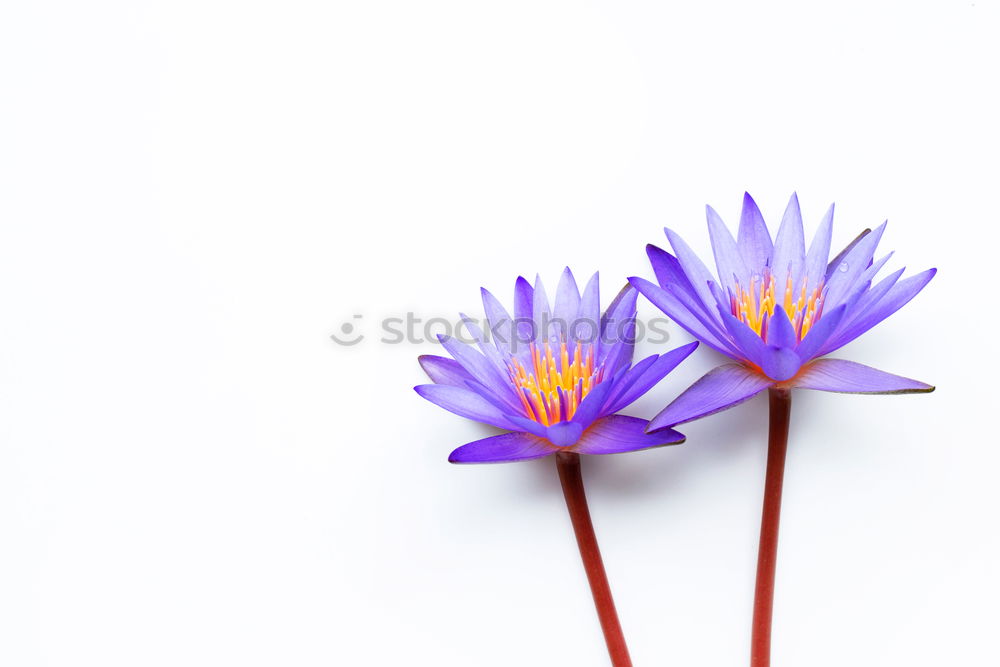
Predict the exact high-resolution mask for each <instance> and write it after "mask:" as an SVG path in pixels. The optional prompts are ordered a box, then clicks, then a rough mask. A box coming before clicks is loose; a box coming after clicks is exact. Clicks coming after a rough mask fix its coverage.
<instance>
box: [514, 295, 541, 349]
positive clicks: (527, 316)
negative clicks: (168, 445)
mask: <svg viewBox="0 0 1000 667" xmlns="http://www.w3.org/2000/svg"><path fill="white" fill-rule="evenodd" d="M534 299H535V290H534V289H533V288H532V287H531V283H529V282H528V281H527V280H525V279H524V278H522V277H518V279H517V282H515V283H514V329H513V331H512V332H511V333H512V334H513V336H514V339H513V341H511V350H512V351H513V352H518V351H521V350H524V349H525V348H527V346H528V343H530V342H532V341H533V340H535V333H536V332H535V324H534V320H533V319H532V308H533V305H532V304H533V303H534Z"/></svg>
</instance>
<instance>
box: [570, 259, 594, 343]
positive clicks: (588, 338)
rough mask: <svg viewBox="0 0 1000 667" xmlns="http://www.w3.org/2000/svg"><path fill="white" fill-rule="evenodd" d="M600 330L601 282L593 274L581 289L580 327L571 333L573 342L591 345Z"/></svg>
mask: <svg viewBox="0 0 1000 667" xmlns="http://www.w3.org/2000/svg"><path fill="white" fill-rule="evenodd" d="M600 328H601V282H600V278H599V277H598V275H597V274H596V273H595V274H594V275H593V276H591V278H590V280H589V281H588V282H587V286H586V287H584V288H583V297H582V298H581V299H580V326H578V327H577V329H576V331H573V332H572V336H573V340H578V341H582V342H584V343H593V342H594V341H596V340H597V338H598V336H599V335H600Z"/></svg>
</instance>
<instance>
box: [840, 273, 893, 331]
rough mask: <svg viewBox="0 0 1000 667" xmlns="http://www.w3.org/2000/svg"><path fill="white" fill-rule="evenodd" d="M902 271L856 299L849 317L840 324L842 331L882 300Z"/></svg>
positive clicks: (889, 276)
mask: <svg viewBox="0 0 1000 667" xmlns="http://www.w3.org/2000/svg"><path fill="white" fill-rule="evenodd" d="M904 271H906V267H903V268H902V269H898V270H896V271H893V272H892V273H890V274H889V275H888V276H886V277H885V278H883V279H882V280H880V281H879V282H878V284H877V285H875V287H872V288H871V289H869V290H867V291H865V293H864V294H862V295H861V298H860V299H858V301H857V303H855V304H854V306H853V307H852V308H851V315H850V317H849V318H847V319H845V320H844V322H843V323H842V325H843V326H842V329H845V330H846V329H847V327H848V326H850V324H851V323H852V322H856V321H858V320H860V319H861V318H862V317H863V316H865V315H867V314H868V313H869V312H870V311H871V309H872V308H874V307H875V306H876V305H877V304H878V303H879V302H880V301H881V300H882V298H883V297H884V296H885V295H886V294H888V293H889V290H891V289H892V287H893V285H895V284H896V283H897V282H898V281H899V278H900V277H901V276H902V275H903V272H904Z"/></svg>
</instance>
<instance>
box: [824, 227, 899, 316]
mask: <svg viewBox="0 0 1000 667" xmlns="http://www.w3.org/2000/svg"><path fill="white" fill-rule="evenodd" d="M885 225H886V223H884V222H883V223H882V224H881V225H879V226H878V227H876V228H875V231H873V232H872V233H871V234H866V235H865V237H864V238H862V239H861V240H860V241H858V244H857V245H856V246H854V247H853V248H852V249H851V251H850V252H849V253H847V255H845V256H844V259H843V260H841V262H840V264H839V265H838V266H837V267H836V268H835V269H834V270H833V272H832V273H831V274H830V276H829V277H828V278H827V281H826V296H824V297H823V303H824V305H825V306H826V307H827V308H830V307H833V306H839V305H840V304H841V303H843V301H844V299H845V297H846V296H847V295H848V294H849V293H850V292H851V288H852V287H853V286H854V284H855V283H856V282H857V279H858V278H859V277H860V276H861V274H862V273H864V272H865V269H867V268H868V266H869V265H870V264H871V261H872V257H873V256H874V255H875V248H876V247H877V246H878V243H879V240H881V238H882V234H883V232H885Z"/></svg>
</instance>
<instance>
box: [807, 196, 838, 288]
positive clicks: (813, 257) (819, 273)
mask: <svg viewBox="0 0 1000 667" xmlns="http://www.w3.org/2000/svg"><path fill="white" fill-rule="evenodd" d="M832 238H833V204H830V208H829V209H827V211H826V215H824V216H823V221H822V222H820V223H819V229H817V230H816V233H815V234H814V235H813V240H812V243H810V244H809V252H808V253H807V254H806V266H805V272H806V279H807V280H808V284H809V285H810V288H812V287H814V286H816V285H818V284H819V281H820V279H822V278H823V277H824V276H826V267H827V263H828V262H829V261H830V241H831V239H832Z"/></svg>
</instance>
